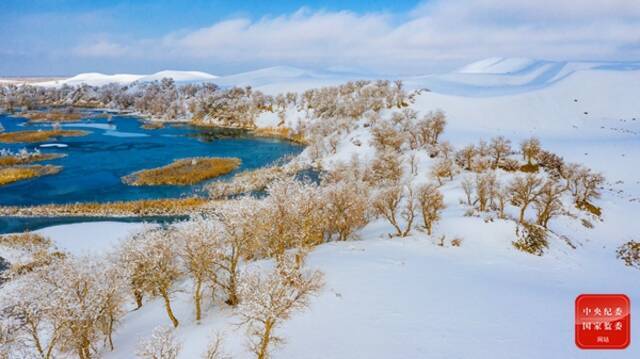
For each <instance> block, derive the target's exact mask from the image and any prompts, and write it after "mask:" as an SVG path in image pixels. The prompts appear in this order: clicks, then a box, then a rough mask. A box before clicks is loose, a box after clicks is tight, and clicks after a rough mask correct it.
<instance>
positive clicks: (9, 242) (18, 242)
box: [0, 232, 51, 249]
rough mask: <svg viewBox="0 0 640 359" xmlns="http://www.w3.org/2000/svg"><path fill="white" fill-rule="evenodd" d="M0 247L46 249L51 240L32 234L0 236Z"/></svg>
mask: <svg viewBox="0 0 640 359" xmlns="http://www.w3.org/2000/svg"><path fill="white" fill-rule="evenodd" d="M0 245H2V246H5V247H9V248H15V249H30V248H47V247H49V246H50V245H51V240H49V239H48V238H45V237H44V236H42V235H40V234H36V233H32V232H24V233H17V234H7V235H3V236H0Z"/></svg>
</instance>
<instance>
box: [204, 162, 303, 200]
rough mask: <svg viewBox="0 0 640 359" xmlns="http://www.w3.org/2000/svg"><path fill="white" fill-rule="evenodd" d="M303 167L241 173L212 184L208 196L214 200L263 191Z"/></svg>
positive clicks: (278, 166) (274, 168)
mask: <svg viewBox="0 0 640 359" xmlns="http://www.w3.org/2000/svg"><path fill="white" fill-rule="evenodd" d="M302 169H303V167H302V166H301V165H299V164H297V163H289V164H287V165H284V166H280V165H278V164H274V165H272V166H268V167H263V168H258V169H255V170H249V171H243V172H240V173H238V174H236V175H235V176H233V178H232V179H231V180H230V181H228V182H213V183H211V184H209V185H208V186H207V189H208V191H209V195H210V196H211V197H212V198H215V199H221V198H225V197H228V196H234V195H239V194H243V193H249V192H254V191H261V190H264V189H265V188H266V187H267V186H268V185H269V184H270V183H271V182H273V181H275V180H278V179H284V178H287V177H289V176H292V175H295V174H296V173H298V172H299V171H301V170H302Z"/></svg>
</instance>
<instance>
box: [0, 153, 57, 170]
mask: <svg viewBox="0 0 640 359" xmlns="http://www.w3.org/2000/svg"><path fill="white" fill-rule="evenodd" d="M64 156H65V154H62V153H36V154H29V155H28V156H13V155H12V156H0V167H1V166H16V165H26V164H29V163H34V162H42V161H49V160H55V159H58V158H62V157H64Z"/></svg>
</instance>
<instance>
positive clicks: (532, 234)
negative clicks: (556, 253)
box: [513, 222, 549, 256]
mask: <svg viewBox="0 0 640 359" xmlns="http://www.w3.org/2000/svg"><path fill="white" fill-rule="evenodd" d="M513 246H514V247H516V248H517V249H519V250H521V251H523V252H527V253H531V254H534V255H537V256H541V255H542V254H543V253H544V250H545V249H546V248H548V247H549V242H548V241H547V231H546V229H545V228H544V227H542V226H539V225H535V224H530V223H526V222H525V223H522V227H521V228H520V233H519V234H518V239H517V240H515V241H514V242H513Z"/></svg>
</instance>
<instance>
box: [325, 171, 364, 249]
mask: <svg viewBox="0 0 640 359" xmlns="http://www.w3.org/2000/svg"><path fill="white" fill-rule="evenodd" d="M322 192H323V195H322V197H323V198H324V201H325V202H324V203H325V208H324V209H325V211H324V213H325V215H326V216H327V217H326V222H327V226H328V230H329V235H333V234H337V236H338V238H337V239H338V240H339V241H346V240H347V239H348V238H349V237H350V236H351V235H352V234H353V232H354V231H356V230H357V229H359V228H361V227H363V226H364V225H366V224H367V222H368V213H367V212H368V205H369V188H368V186H367V184H366V183H365V182H363V181H360V180H357V179H350V178H349V179H344V180H341V181H339V182H333V183H324V184H323V186H322Z"/></svg>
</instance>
